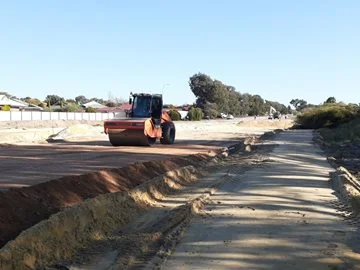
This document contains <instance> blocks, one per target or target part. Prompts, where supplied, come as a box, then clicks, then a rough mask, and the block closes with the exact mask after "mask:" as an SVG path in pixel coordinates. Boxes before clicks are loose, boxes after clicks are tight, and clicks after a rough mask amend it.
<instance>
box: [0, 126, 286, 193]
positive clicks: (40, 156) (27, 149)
mask: <svg viewBox="0 0 360 270" xmlns="http://www.w3.org/2000/svg"><path fill="white" fill-rule="evenodd" d="M238 122H239V120H229V121H227V120H214V121H202V122H178V123H176V128H177V138H176V143H175V144H174V145H171V146H165V145H161V144H156V145H155V146H153V147H112V146H111V145H110V143H109V141H108V138H107V136H106V135H105V134H101V132H102V131H103V128H102V127H101V126H97V127H91V128H90V129H89V130H86V128H85V129H84V127H80V128H79V129H78V132H77V133H76V132H75V131H73V132H71V133H70V134H66V136H68V137H66V139H67V141H66V142H56V143H51V144H48V143H46V142H44V141H43V142H38V141H37V142H32V141H31V140H30V139H31V138H38V137H39V136H40V135H39V134H42V133H41V132H43V133H44V134H49V132H50V131H49V129H29V130H26V129H25V130H22V129H20V130H15V129H13V130H11V129H10V130H6V132H5V131H3V132H1V133H0V171H1V175H0V190H1V189H3V190H4V189H8V188H10V187H23V186H31V185H34V184H37V183H41V182H45V181H49V180H53V179H56V178H59V177H61V176H66V175H76V174H83V173H86V172H93V171H98V170H100V169H103V168H119V167H122V166H125V165H128V164H131V163H134V162H143V161H149V160H160V159H167V158H170V157H174V156H182V155H190V154H195V153H202V152H208V151H211V150H214V149H218V148H221V147H224V146H228V145H229V144H232V143H234V141H238V140H239V139H240V138H243V137H246V136H248V135H249V134H250V135H260V134H262V133H263V132H265V131H268V130H271V129H274V128H277V127H276V126H263V127H256V128H251V127H241V126H239V125H238ZM269 123H271V120H270V121H269ZM279 125H280V126H279V127H283V123H280V122H279ZM57 131H58V130H57ZM85 131H86V132H87V133H86V132H85ZM82 133H84V134H82ZM85 133H86V134H85ZM42 135H43V134H42ZM40 137H41V136H40ZM40 137H39V138H40ZM25 139H26V140H27V141H25V142H23V141H22V140H25ZM17 140H21V141H20V143H19V142H18V141H17ZM9 142H10V143H11V144H8V143H9Z"/></svg>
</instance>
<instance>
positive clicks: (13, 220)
mask: <svg viewBox="0 0 360 270" xmlns="http://www.w3.org/2000/svg"><path fill="white" fill-rule="evenodd" d="M215 154H216V153H214V152H211V153H208V154H196V155H191V156H187V157H179V158H173V159H170V160H160V161H151V162H144V163H135V164H132V165H129V166H126V167H122V168H119V169H105V170H101V171H99V172H95V173H88V174H84V175H78V176H69V177H62V178H59V179H56V180H53V181H49V182H45V183H41V184H38V185H35V186H31V187H26V188H20V189H11V190H9V191H7V192H3V193H1V192H0V247H2V246H3V245H4V244H6V243H7V242H8V241H9V240H12V239H14V238H15V237H16V236H17V235H18V234H19V233H20V232H21V231H23V230H25V229H27V228H29V227H31V226H33V225H34V224H36V223H38V222H40V221H41V220H44V219H47V218H48V217H49V216H50V215H52V214H54V213H56V212H58V211H60V210H62V209H64V208H66V207H71V206H73V205H75V204H78V203H80V202H82V201H83V200H85V199H87V198H93V197H96V196H97V195H100V194H105V193H110V192H118V191H128V190H130V189H132V188H134V187H136V186H138V185H139V184H142V183H144V182H146V181H148V180H150V179H152V178H154V177H156V176H158V175H161V174H164V173H165V172H167V171H170V170H175V169H178V168H180V167H184V166H188V165H193V166H194V167H198V166H201V165H202V164H204V162H206V161H207V160H209V159H211V158H212V157H213V156H214V155H215Z"/></svg>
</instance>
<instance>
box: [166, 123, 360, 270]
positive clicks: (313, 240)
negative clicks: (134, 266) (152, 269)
mask: <svg viewBox="0 0 360 270" xmlns="http://www.w3.org/2000/svg"><path fill="white" fill-rule="evenodd" d="M273 142H274V143H275V144H279V146H278V147H277V148H275V150H274V151H273V152H272V153H271V154H270V161H271V162H268V164H267V165H266V166H265V167H257V168H254V169H252V170H249V171H247V172H246V173H245V174H240V173H237V166H236V165H233V166H232V167H231V171H230V174H232V177H231V180H230V181H228V182H227V183H226V184H225V185H223V186H222V187H221V188H220V190H219V191H218V192H216V193H215V194H214V195H213V196H212V197H211V200H212V201H211V203H210V204H208V205H207V206H206V209H205V211H206V218H204V216H202V217H196V218H195V219H194V220H193V221H192V222H191V225H190V227H189V229H188V231H187V233H186V234H185V237H184V238H183V239H182V240H181V242H180V244H179V245H178V246H177V248H176V250H175V252H174V254H173V255H172V256H171V257H170V258H169V260H168V261H167V262H166V263H165V265H164V269H360V254H359V253H358V252H359V251H360V236H359V233H358V228H359V222H358V221H357V220H355V219H351V218H350V219H349V218H347V219H346V220H347V221H345V218H344V212H343V209H341V208H339V206H341V203H340V202H339V200H338V199H337V197H336V196H335V195H334V192H333V190H332V189H331V188H330V186H329V183H328V179H329V172H330V171H332V168H331V167H330V166H329V165H328V163H327V162H326V159H325V158H324V157H323V156H322V154H321V153H320V152H319V151H318V149H316V148H315V147H314V145H313V144H312V133H311V131H300V130H298V131H286V132H284V133H281V134H280V135H278V136H277V137H276V138H275V140H274V141H273Z"/></svg>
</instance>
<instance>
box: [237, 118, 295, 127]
mask: <svg viewBox="0 0 360 270" xmlns="http://www.w3.org/2000/svg"><path fill="white" fill-rule="evenodd" d="M293 125H294V122H293V120H292V119H273V120H271V119H254V120H251V121H240V122H239V123H238V126H240V127H252V128H269V129H274V128H275V129H287V128H290V127H292V126H293Z"/></svg>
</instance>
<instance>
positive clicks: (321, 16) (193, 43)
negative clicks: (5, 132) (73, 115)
mask: <svg viewBox="0 0 360 270" xmlns="http://www.w3.org/2000/svg"><path fill="white" fill-rule="evenodd" d="M359 14H360V1H346V0H345V1H340V0H338V1H331V0H328V1H325V0H324V1H320V0H312V1H306V0H302V1H295V0H294V1H291V0H290V1H289V0H286V1H285V0H284V1H279V0H271V1H270V0H268V1H266V0H263V1H258V0H254V1H241V0H234V1H230V0H223V1H220V0H218V1H215V0H207V1H206V0H193V1H185V0H184V1H175V0H173V1H171V0H167V1H165V0H164V1H157V0H153V1H145V0H143V1H140V0H139V1H120V0H118V1H89V0H86V1H81V0H77V1H70V0H68V1H65V0H64V1H50V0H47V1H35V0H34V1H16V0H14V1H10V0H8V1H2V0H0V91H7V92H9V93H11V94H13V95H16V96H18V97H25V96H31V97H39V98H44V97H45V96H46V95H47V94H57V95H60V96H64V97H66V98H74V97H75V96H77V95H80V94H83V95H85V96H87V97H103V98H107V97H108V96H109V93H110V94H111V95H112V96H116V97H123V98H125V99H126V98H127V97H128V94H129V92H130V91H145V92H154V93H155V92H162V91H163V93H164V99H165V102H166V103H174V104H181V103H191V102H193V101H194V100H195V97H194V96H193V94H192V92H191V90H190V89H189V86H188V80H189V77H190V76H191V75H193V74H194V73H197V72H203V73H206V74H208V75H210V76H212V77H213V78H216V79H218V80H221V81H223V82H224V83H226V84H229V85H233V86H235V87H236V89H237V90H238V91H239V92H241V93H244V92H249V93H251V94H260V95H261V96H262V97H264V98H266V99H269V100H278V101H280V102H282V103H285V104H288V103H289V101H290V100H291V99H292V98H303V99H305V100H307V101H308V102H310V103H315V104H318V103H320V102H323V101H324V100H325V99H326V98H327V97H329V96H335V97H336V98H337V99H338V100H342V101H344V102H355V103H359V102H360V89H359V85H360V53H359V50H360V17H359Z"/></svg>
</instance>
